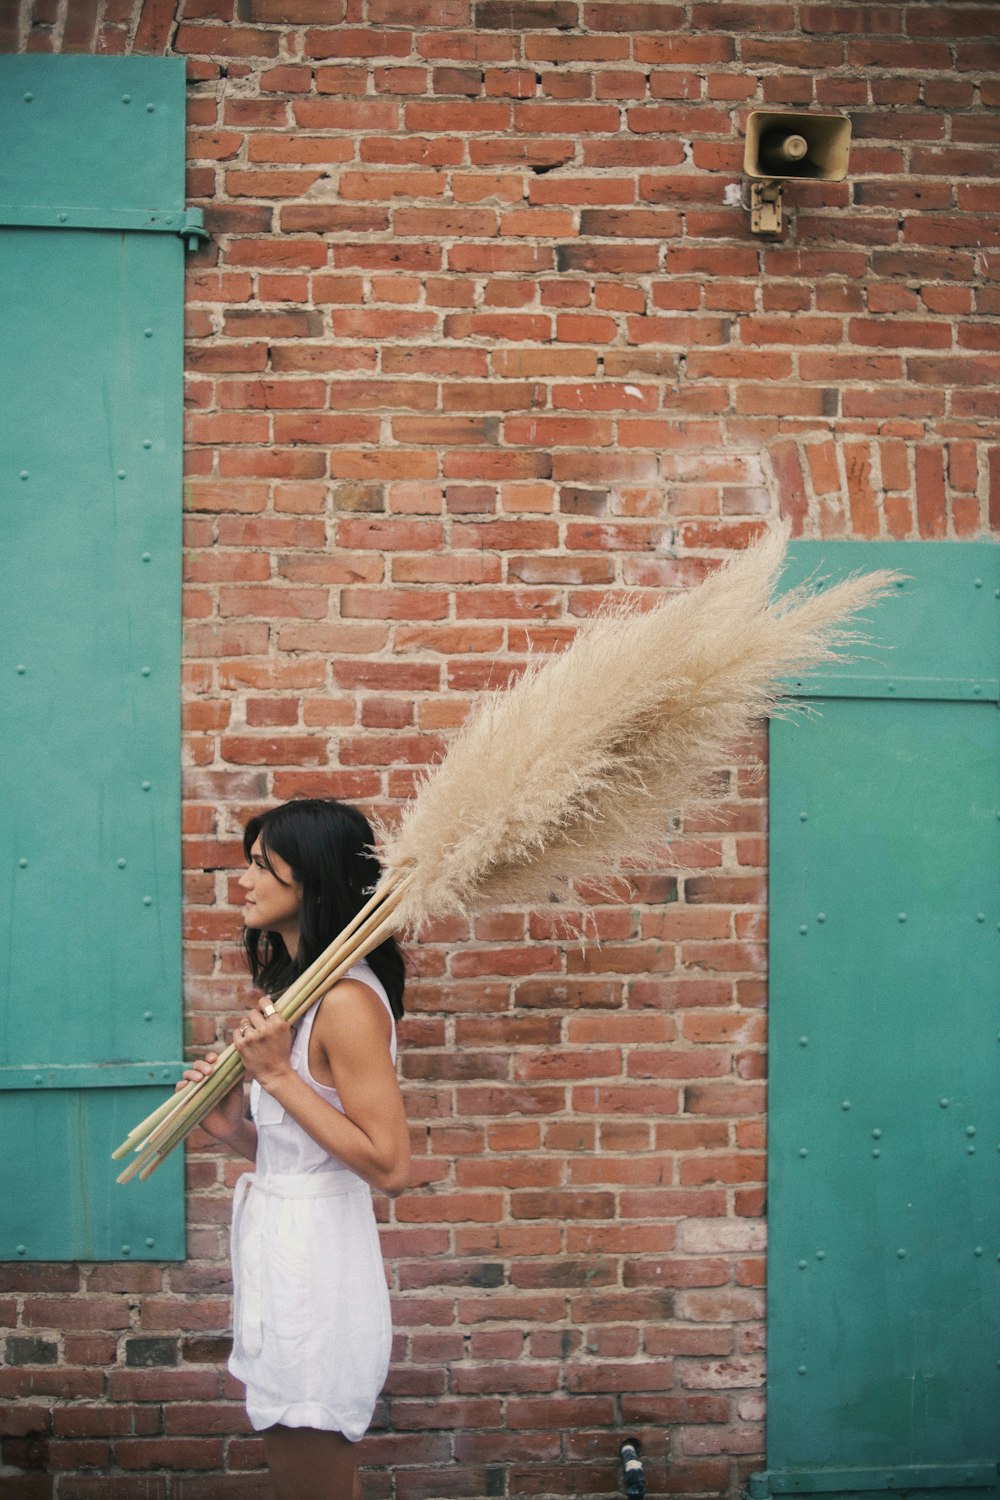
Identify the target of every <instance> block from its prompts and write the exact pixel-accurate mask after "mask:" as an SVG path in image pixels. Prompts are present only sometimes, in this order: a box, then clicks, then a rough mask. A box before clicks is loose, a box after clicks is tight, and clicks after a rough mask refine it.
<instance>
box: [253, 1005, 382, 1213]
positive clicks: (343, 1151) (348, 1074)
mask: <svg viewBox="0 0 1000 1500" xmlns="http://www.w3.org/2000/svg"><path fill="white" fill-rule="evenodd" d="M251 1028H252V1029H251V1031H250V1033H249V1035H248V1036H247V1037H245V1038H243V1039H242V1040H241V1039H240V1038H239V1036H238V1035H237V1037H236V1038H235V1040H236V1045H237V1047H238V1048H239V1051H240V1055H241V1057H242V1058H243V1062H244V1065H245V1067H246V1069H247V1072H248V1073H250V1074H251V1075H252V1076H253V1077H255V1078H256V1079H257V1080H258V1082H259V1083H260V1085H261V1087H262V1088H265V1089H266V1090H267V1092H268V1093H269V1094H271V1095H272V1097H273V1098H275V1099H277V1101H278V1103H279V1104H281V1105H282V1107H283V1108H284V1109H285V1110H287V1112H288V1113H289V1114H290V1115H291V1116H292V1119H293V1120H295V1121H297V1123H298V1124H299V1125H301V1126H302V1128H303V1130H305V1131H306V1132H307V1133H308V1134H309V1135H311V1136H312V1138H313V1140H314V1141H316V1142H318V1144H319V1145H320V1146H322V1147H323V1150H324V1151H327V1152H329V1154H330V1155H331V1156H335V1157H337V1159H338V1160H339V1161H342V1162H343V1163H344V1165H345V1166H347V1167H350V1169H351V1171H352V1172H357V1174H358V1176H359V1177H363V1178H364V1179H365V1181H366V1182H368V1183H370V1184H371V1186H372V1187H375V1188H379V1189H380V1190H381V1191H382V1192H384V1193H388V1194H390V1196H393V1197H395V1196H396V1194H398V1193H401V1192H402V1191H403V1189H404V1188H405V1186H406V1184H407V1181H408V1179H409V1168H410V1140H409V1131H408V1129H407V1125H406V1115H405V1112H404V1110H403V1099H402V1095H401V1094H400V1091H399V1082H398V1080H397V1078H396V1068H395V1065H394V1063H393V1061H392V1057H391V1056H390V1053H389V1038H390V1021H389V1017H388V1014H387V1013H386V1009H385V1006H384V1005H383V1004H382V1002H381V1000H380V999H379V998H378V996H377V995H375V994H374V993H373V992H372V991H371V990H370V989H369V988H368V986H367V985H366V984H361V983H359V982H358V981H357V980H353V979H344V980H341V981H340V983H339V984H337V985H335V986H334V987H333V989H332V990H331V991H330V992H329V993H328V994H327V995H326V996H325V997H324V999H323V1000H322V1001H321V1002H320V1006H319V1011H318V1013H317V1015H316V1020H315V1021H314V1023H313V1035H314V1036H315V1038H316V1040H317V1042H318V1044H319V1047H320V1051H321V1054H322V1056H323V1058H324V1061H325V1062H326V1064H327V1066H328V1067H329V1070H330V1075H331V1077H332V1079H333V1082H334V1085H335V1087H336V1089H337V1092H338V1093H339V1095H340V1100H341V1103H342V1105H343V1107H344V1111H345V1113H344V1114H341V1112H340V1110H338V1109H336V1108H334V1106H333V1105H332V1104H328V1103H327V1101H326V1100H325V1099H323V1098H322V1097H321V1096H320V1095H319V1094H317V1093H316V1090H315V1089H313V1088H310V1086H309V1084H308V1083H306V1081H305V1079H303V1078H300V1077H299V1076H298V1074H297V1073H295V1072H294V1070H293V1068H292V1066H291V1056H290V1054H291V1029H290V1027H289V1026H288V1024H287V1022H285V1021H284V1020H283V1019H282V1017H281V1016H280V1015H278V1014H275V1015H273V1016H266V1017H265V1016H263V1015H260V1014H257V1013H254V1014H253V1016H252V1018H251Z"/></svg>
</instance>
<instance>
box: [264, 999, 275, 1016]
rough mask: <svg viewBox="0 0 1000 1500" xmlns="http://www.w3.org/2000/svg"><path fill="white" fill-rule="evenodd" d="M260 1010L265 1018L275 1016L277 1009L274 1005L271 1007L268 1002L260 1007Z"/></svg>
mask: <svg viewBox="0 0 1000 1500" xmlns="http://www.w3.org/2000/svg"><path fill="white" fill-rule="evenodd" d="M262 1009H263V1011H264V1014H265V1016H273V1015H274V1014H275V1012H276V1011H277V1009H278V1007H277V1006H276V1005H272V1004H271V1002H270V1000H269V1001H268V1002H267V1004H266V1005H265V1006H263V1007H262Z"/></svg>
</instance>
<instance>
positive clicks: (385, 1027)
mask: <svg viewBox="0 0 1000 1500" xmlns="http://www.w3.org/2000/svg"><path fill="white" fill-rule="evenodd" d="M316 1025H318V1026H319V1027H320V1029H321V1032H324V1033H326V1034H330V1033H331V1032H338V1033H343V1031H344V1030H345V1029H349V1030H350V1031H352V1032H355V1033H359V1032H367V1033H369V1034H370V1033H372V1032H374V1033H375V1034H377V1035H379V1036H385V1037H389V1036H391V1035H392V1029H393V1022H392V1014H391V1012H390V1010H389V1007H388V999H387V997H386V995H385V993H384V991H383V988H382V985H381V984H380V983H379V981H378V979H377V978H376V976H375V974H374V973H373V972H372V970H371V969H370V968H369V967H368V965H367V964H364V965H362V964H355V966H354V967H353V968H352V969H349V970H348V972H347V973H346V974H345V975H344V977H343V978H342V979H338V980H337V982H336V984H334V985H332V986H331V987H330V989H328V990H327V992H326V994H325V995H324V996H323V998H322V1000H321V1001H320V1002H319V1004H318V1006H317V1007H316Z"/></svg>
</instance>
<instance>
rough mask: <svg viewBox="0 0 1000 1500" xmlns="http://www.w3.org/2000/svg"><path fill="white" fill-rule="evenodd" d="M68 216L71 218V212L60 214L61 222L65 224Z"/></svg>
mask: <svg viewBox="0 0 1000 1500" xmlns="http://www.w3.org/2000/svg"><path fill="white" fill-rule="evenodd" d="M68 218H69V214H60V215H59V222H60V224H65V222H66V220H67V219H68Z"/></svg>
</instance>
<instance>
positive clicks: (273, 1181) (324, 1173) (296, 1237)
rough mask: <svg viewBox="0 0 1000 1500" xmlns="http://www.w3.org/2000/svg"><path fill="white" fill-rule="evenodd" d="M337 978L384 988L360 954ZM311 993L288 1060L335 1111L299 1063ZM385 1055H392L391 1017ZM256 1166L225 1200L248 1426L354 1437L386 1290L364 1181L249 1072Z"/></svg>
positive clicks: (383, 1329) (382, 1336)
mask: <svg viewBox="0 0 1000 1500" xmlns="http://www.w3.org/2000/svg"><path fill="white" fill-rule="evenodd" d="M347 977H348V978H349V979H358V980H360V981H361V982H362V984H366V985H368V987H369V988H370V989H372V990H374V991H375V993H376V994H377V995H378V996H379V998H380V999H381V1000H382V1002H383V1004H384V1005H385V1006H386V1009H387V1010H388V1011H389V1015H390V1018H391V1017H392V1009H391V1007H390V1005H389V999H388V996H387V995H386V992H385V990H384V988H383V987H382V985H381V983H380V982H379V980H378V979H377V978H376V976H375V974H374V973H373V971H372V969H371V968H370V967H369V965H368V964H367V963H360V964H356V965H355V966H354V967H353V968H352V969H351V970H350V971H349V972H348V975H347ZM318 1007H319V1002H317V1004H316V1005H315V1006H313V1007H312V1009H311V1010H309V1011H307V1012H306V1015H305V1016H304V1017H303V1019H302V1021H301V1022H300V1023H299V1024H298V1030H297V1034H296V1037H295V1041H294V1043H293V1045H292V1066H293V1068H294V1069H295V1072H296V1073H297V1074H298V1075H299V1077H300V1078H304V1079H305V1081H306V1083H308V1084H309V1086H310V1088H313V1089H315V1090H316V1092H317V1093H318V1094H320V1095H321V1096H322V1098H324V1099H326V1100H328V1102H329V1103H330V1104H332V1105H333V1106H334V1107H335V1108H336V1109H340V1110H341V1112H343V1106H342V1105H341V1103H340V1097H339V1095H338V1093H337V1091H336V1089H333V1088H328V1087H326V1086H324V1085H323V1084H321V1083H317V1082H316V1080H315V1079H314V1078H313V1076H312V1074H311V1073H310V1071H309V1036H310V1033H311V1032H312V1027H313V1021H314V1020H315V1017H316V1011H317V1009H318ZM391 1053H392V1058H393V1061H395V1057H396V1028H395V1024H393V1028H392V1040H391ZM250 1108H251V1112H252V1114H253V1117H254V1120H255V1121H256V1124H257V1161H256V1171H255V1172H250V1173H247V1174H246V1175H245V1176H243V1177H241V1178H240V1180H239V1182H238V1183H237V1184H236V1192H235V1197H234V1202H233V1230H232V1263H233V1288H234V1299H233V1352H232V1355H231V1356H230V1360H229V1369H230V1371H231V1372H232V1374H233V1375H235V1376H236V1378H237V1379H238V1380H242V1381H243V1382H244V1383H245V1385H246V1388H247V1393H246V1404H247V1414H248V1416H249V1418H250V1421H251V1423H252V1424H253V1426H254V1428H255V1429H256V1430H257V1431H260V1430H261V1429H262V1428H265V1427H271V1426H273V1425H274V1424H275V1423H276V1422H280V1423H282V1424H283V1425H284V1426H286V1427H318V1428H322V1429H325V1430H327V1431H332V1432H340V1433H343V1435H344V1437H345V1438H349V1439H350V1440H351V1441H352V1442H356V1441H357V1439H358V1438H360V1437H363V1435H364V1433H365V1431H366V1429H367V1427H368V1424H369V1422H370V1421H371V1418H372V1412H373V1411H374V1409H375V1402H376V1400H377V1399H378V1395H379V1392H380V1391H381V1389H382V1386H383V1384H384V1382H385V1377H386V1374H387V1372H388V1369H389V1352H390V1345H391V1342H392V1328H391V1323H390V1314H389V1293H388V1289H387V1287H386V1279H385V1270H384V1268H383V1265H382V1251H381V1246H380V1245H379V1238H378V1229H377V1227H376V1223H375V1213H374V1210H373V1207H372V1195H371V1189H370V1188H369V1186H368V1184H367V1183H366V1182H365V1181H364V1180H363V1179H362V1178H360V1177H359V1176H358V1175H357V1174H356V1173H355V1172H352V1171H351V1170H350V1168H348V1167H346V1166H345V1165H344V1163H343V1162H341V1161H338V1160H337V1158H336V1157H333V1156H330V1155H328V1153H327V1152H326V1151H324V1150H323V1148H322V1146H320V1145H319V1144H318V1143H317V1142H316V1141H314V1140H313V1138H312V1136H310V1135H308V1134H307V1133H306V1131H304V1130H303V1129H302V1127H301V1125H298V1124H296V1122H295V1121H294V1120H293V1119H292V1118H291V1116H290V1115H286V1114H285V1111H284V1109H283V1108H282V1106H281V1105H280V1104H279V1103H278V1101H277V1100H276V1099H274V1098H272V1096H271V1095H270V1094H268V1093H267V1091H266V1090H264V1089H262V1088H261V1086H260V1084H259V1083H257V1082H256V1080H255V1081H254V1082H253V1083H252V1085H251V1088H250Z"/></svg>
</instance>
